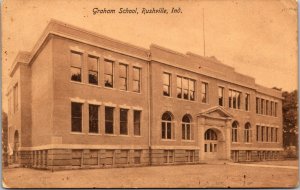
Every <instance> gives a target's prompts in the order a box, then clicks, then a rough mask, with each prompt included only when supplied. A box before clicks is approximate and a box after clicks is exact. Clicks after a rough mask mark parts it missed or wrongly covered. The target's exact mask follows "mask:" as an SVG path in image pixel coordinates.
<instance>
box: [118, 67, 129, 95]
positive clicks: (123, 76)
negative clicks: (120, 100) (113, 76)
mask: <svg viewBox="0 0 300 190" xmlns="http://www.w3.org/2000/svg"><path fill="white" fill-rule="evenodd" d="M119 68H120V70H119V75H120V89H121V90H127V89H128V66H127V65H125V64H120V67H119Z"/></svg>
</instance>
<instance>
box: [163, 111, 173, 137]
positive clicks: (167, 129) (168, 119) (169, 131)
mask: <svg viewBox="0 0 300 190" xmlns="http://www.w3.org/2000/svg"><path fill="white" fill-rule="evenodd" d="M161 120H162V121H161V138H162V139H173V138H174V129H173V122H172V120H173V116H172V114H171V113H170V112H165V113H164V114H163V115H162V117H161Z"/></svg>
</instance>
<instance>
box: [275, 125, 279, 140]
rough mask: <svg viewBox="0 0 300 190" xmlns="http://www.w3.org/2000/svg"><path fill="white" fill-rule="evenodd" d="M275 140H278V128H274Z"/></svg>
mask: <svg viewBox="0 0 300 190" xmlns="http://www.w3.org/2000/svg"><path fill="white" fill-rule="evenodd" d="M275 142H279V141H278V128H275Z"/></svg>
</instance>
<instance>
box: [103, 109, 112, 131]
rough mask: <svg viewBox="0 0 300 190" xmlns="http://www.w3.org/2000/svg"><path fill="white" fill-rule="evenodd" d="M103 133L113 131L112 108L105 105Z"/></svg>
mask: <svg viewBox="0 0 300 190" xmlns="http://www.w3.org/2000/svg"><path fill="white" fill-rule="evenodd" d="M105 133H106V134H113V133H114V108H113V107H105Z"/></svg>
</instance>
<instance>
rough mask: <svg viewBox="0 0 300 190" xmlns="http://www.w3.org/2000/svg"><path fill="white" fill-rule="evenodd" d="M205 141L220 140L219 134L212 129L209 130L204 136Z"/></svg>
mask: <svg viewBox="0 0 300 190" xmlns="http://www.w3.org/2000/svg"><path fill="white" fill-rule="evenodd" d="M204 139H205V140H218V137H217V133H216V132H215V131H214V130H212V129H208V130H207V131H206V132H205V134H204Z"/></svg>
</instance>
